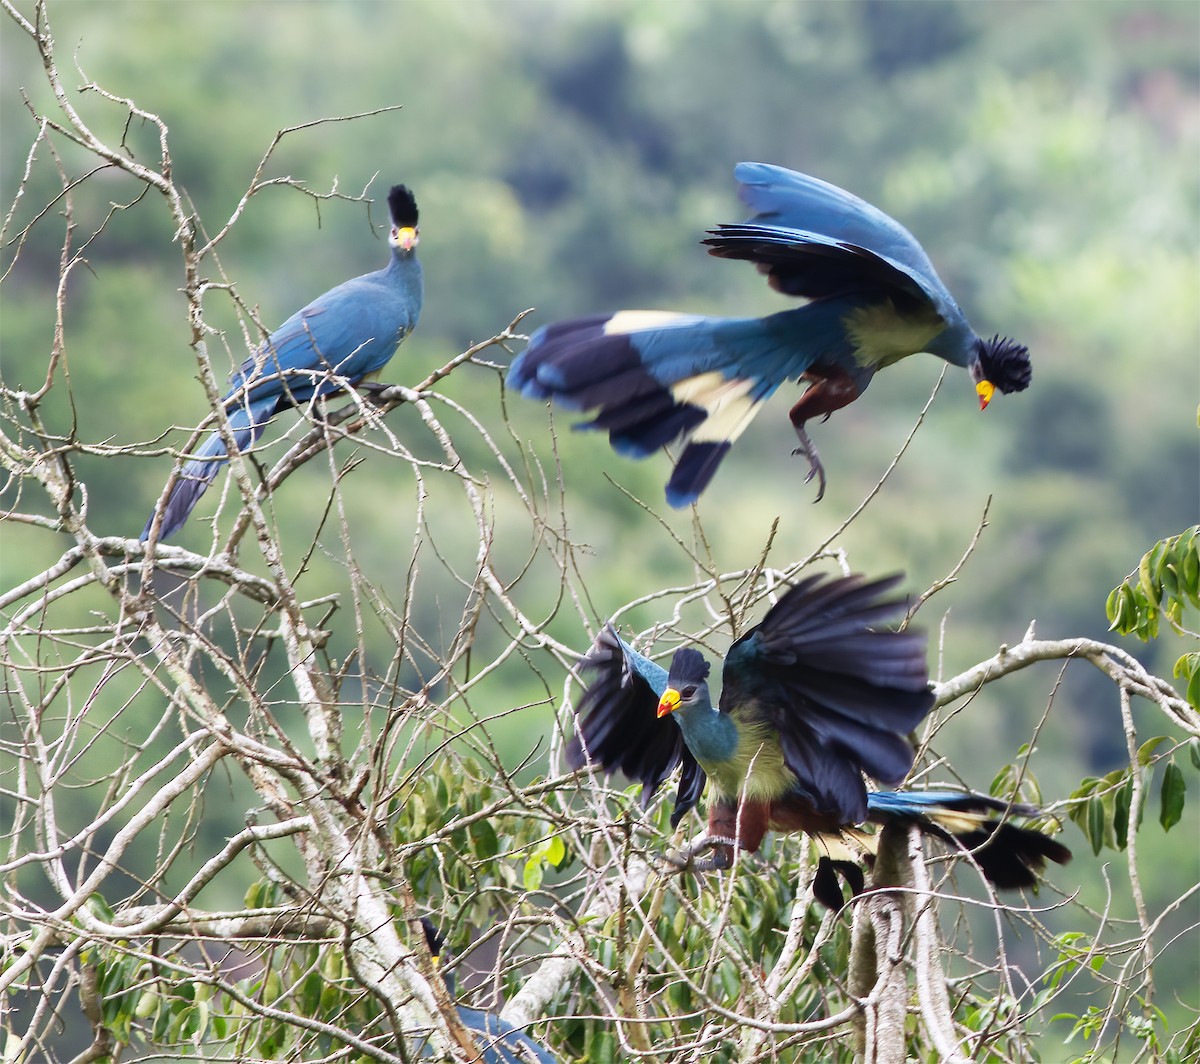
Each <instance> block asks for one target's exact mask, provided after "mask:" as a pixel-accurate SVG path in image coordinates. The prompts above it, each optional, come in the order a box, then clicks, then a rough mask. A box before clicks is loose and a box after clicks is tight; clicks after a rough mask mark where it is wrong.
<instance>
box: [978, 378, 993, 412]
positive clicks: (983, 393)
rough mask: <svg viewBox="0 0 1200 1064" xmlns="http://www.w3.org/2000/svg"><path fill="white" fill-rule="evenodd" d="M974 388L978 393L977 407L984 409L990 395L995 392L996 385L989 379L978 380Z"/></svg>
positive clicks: (990, 399)
mask: <svg viewBox="0 0 1200 1064" xmlns="http://www.w3.org/2000/svg"><path fill="white" fill-rule="evenodd" d="M975 390H976V391H977V392H978V393H979V409H980V410H986V409H987V405H988V403H990V402H991V401H992V396H993V395H995V394H996V386H995V385H994V384H993V383H992V382H991V381H980V382H979V383H978V384H977V385H975Z"/></svg>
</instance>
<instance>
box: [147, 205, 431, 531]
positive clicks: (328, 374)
mask: <svg viewBox="0 0 1200 1064" xmlns="http://www.w3.org/2000/svg"><path fill="white" fill-rule="evenodd" d="M388 209H389V211H390V213H391V220H392V226H391V232H390V233H389V235H388V246H389V247H390V248H391V259H390V260H389V262H388V264H387V266H385V267H384V268H383V269H382V270H376V271H375V272H374V273H367V274H363V275H362V276H361V277H355V278H354V279H353V280H351V281H346V282H345V283H344V284H340V285H338V286H337V287H336V288H331V289H330V290H329V291H328V292H326V293H325V294H324V295H322V296H318V297H317V298H316V299H314V300H313V301H312V302H311V303H309V304H308V306H306V307H304V308H303V309H302V310H299V311H297V312H296V313H295V314H293V315H292V316H291V317H290V318H288V320H287V321H285V322H284V323H283V324H282V325H281V326H280V327H279V328H278V329H276V330H275V331H274V332H273V333H271V335H270V336H268V337H267V339H266V340H265V341H264V342H263V344H262V346H261V347H260V348H259V350H258V351H257V353H256V354H255V355H254V356H253V357H251V358H248V359H247V360H246V361H245V362H244V363H243V364H242V366H241V368H240V369H239V370H238V371H237V372H236V373H235V374H234V375H233V387H232V388H231V389H230V391H229V394H228V395H226V396H225V399H224V403H225V413H226V415H227V417H228V418H229V427H230V428H231V429H232V430H233V434H234V439H235V441H236V443H237V447H238V450H239V451H243V450H245V449H246V448H247V447H249V446H250V444H252V443H253V442H254V441H255V440H257V439H258V437H259V436H260V435H262V431H263V429H264V428H266V426H267V424H268V423H269V422H270V421H271V419H272V418H273V417H275V415H276V414H279V413H281V412H282V411H284V410H287V409H288V408H289V407H300V406H305V405H307V404H309V403H312V402H313V401H314V400H316V399H320V398H323V397H325V396H330V395H335V394H336V393H337V392H339V391H342V390H344V389H345V388H347V387H351V386H354V385H357V384H360V383H362V382H363V381H364V380H366V379H368V378H369V377H371V376H372V375H374V374H376V373H378V371H379V370H380V369H382V368H383V367H384V366H385V365H386V364H387V363H388V361H390V359H391V357H392V356H393V355H394V354H395V353H396V349H397V348H398V347H399V346H400V343H401V342H402V341H403V340H404V338H405V337H406V336H408V334H409V333H410V332H412V330H413V328H414V327H415V326H416V324H417V318H418V316H419V315H420V313H421V301H422V298H423V289H422V278H421V263H420V262H419V261H418V259H417V254H416V251H417V201H416V199H415V197H414V196H413V194H412V193H411V192H410V191H409V190H408V189H407V188H405V186H404V185H395V186H393V187H392V189H391V191H390V192H389V193H388ZM228 461H229V456H228V453H227V451H226V449H225V441H224V440H223V439H222V438H221V435H220V433H218V432H213V433H212V434H211V435H210V436H209V437H208V439H206V440H205V441H204V444H203V446H201V448H200V450H198V451H197V452H196V453H195V454H194V455H193V456H192V457H191V459H190V460H189V461H188V462H187V463H186V464H185V465H184V467H183V469H182V470H181V471H180V473H179V476H178V478H177V479H176V480H175V483H174V486H173V487H172V488H171V492H170V494H169V495H168V496H167V499H166V501H165V503H162V504H161V505H160V507H159V509H158V510H156V511H155V512H154V513H153V514H151V515H150V519H149V520H148V521H147V522H146V527H145V528H144V529H143V530H142V535H141V538H142V539H143V540H145V539H148V538H149V536H150V530H151V528H152V527H153V526H154V522H155V520H156V519H158V518H159V513H160V512H161V525H160V527H159V532H158V535H159V538H160V539H166V538H167V537H168V536H173V535H174V534H175V533H176V532H178V531H179V530H180V529H181V528H182V527H183V524H184V522H185V521H187V519H188V515H189V514H190V513H191V512H192V508H193V507H194V506H195V505H196V503H197V502H198V501H199V499H200V496H201V495H203V494H204V492H205V489H207V488H208V486H209V484H211V483H212V481H213V478H215V477H216V475H217V472H218V471H219V470H220V468H221V467H222V466H223V465H225V463H226V462H228Z"/></svg>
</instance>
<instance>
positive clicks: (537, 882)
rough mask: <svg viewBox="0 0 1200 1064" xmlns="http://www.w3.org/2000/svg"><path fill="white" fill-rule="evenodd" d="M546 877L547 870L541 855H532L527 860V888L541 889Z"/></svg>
mask: <svg viewBox="0 0 1200 1064" xmlns="http://www.w3.org/2000/svg"><path fill="white" fill-rule="evenodd" d="M544 877H545V871H544V867H543V864H542V859H541V857H540V856H537V857H531V858H529V860H528V861H526V862H525V875H524V879H523V882H524V884H525V889H526V890H540V889H541V886H542V879H543V878H544Z"/></svg>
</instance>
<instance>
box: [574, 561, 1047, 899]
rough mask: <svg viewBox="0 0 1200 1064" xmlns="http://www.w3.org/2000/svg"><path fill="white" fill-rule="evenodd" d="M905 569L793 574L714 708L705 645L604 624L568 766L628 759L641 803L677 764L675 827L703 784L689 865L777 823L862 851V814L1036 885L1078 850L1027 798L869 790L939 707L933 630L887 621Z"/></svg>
mask: <svg viewBox="0 0 1200 1064" xmlns="http://www.w3.org/2000/svg"><path fill="white" fill-rule="evenodd" d="M901 580H902V577H900V576H891V577H885V578H883V579H877V580H868V579H867V578H866V577H863V576H859V575H854V576H846V577H838V578H829V577H826V576H812V577H808V578H805V579H803V580H801V581H799V582H798V583H797V584H795V586H793V587H791V588H790V589H789V590H788V591H787V592H786V593H785V594H783V595H782V596H781V597H780V599H779V601H778V602H777V603H776V604H775V605H774V606H773V607H772V608H771V609H770V610H768V611H767V614H766V616H764V617H763V619H762V621H761V622H760V623H759V624H758V625H757V626H755V627H754V628H751V629H750V630H749V631H747V632H746V633H745V634H744V635H743V636H742V637H741V638H740V639H738V640H736V641H735V642H734V643H733V645H732V646H731V647H730V648H729V651H728V653H727V654H726V656H725V661H724V664H723V666H722V673H721V676H722V686H721V696H720V701H719V703H717V704H715V705H714V702H713V699H712V696H711V694H710V693H709V684H708V678H709V666H708V662H707V661H706V660H705V659H704V657H703V655H701V654H700V653H699V651H697V650H695V649H694V648H691V647H682V648H679V649H678V650H676V651H675V653H674V656H673V658H672V660H671V667H670V669H669V670H664V669H663V668H662V667H661V666H659V665H657V664H655V663H654V662H652V661H650V660H649V659H648V658H646V657H644V656H643V655H641V654H639V653H637V652H636V651H634V650H633V649H632V648H631V647H630V646H629V645H628V644H626V643H625V642H624V641H623V640H622V639H621V638H620V636H619V635H617V633H616V630H615V629H614V628H613V627H612V625H611V624H610V625H606V626H605V628H604V629H603V630H602V631H601V633H600V634H599V636H597V638H596V641H595V643H594V644H593V646H592V649H591V650H590V651H589V652H588V654H587V655H586V656H585V657H584V659H583V661H582V662H581V668H582V669H583V670H584V671H585V672H587V673H588V674H590V676H591V678H590V680H589V683H588V685H587V688H586V689H585V691H584V694H583V697H582V698H581V699H580V701H579V704H578V706H577V708H576V714H577V730H576V734H575V736H574V737H573V738H572V739H571V741H570V743H569V744H568V748H567V760H568V763H569V764H570V765H571V766H572V767H574V768H579V767H582V766H583V765H585V764H587V763H588V762H591V763H592V764H594V765H596V766H598V767H599V768H601V769H602V770H604V771H605V772H609V773H612V772H616V771H621V772H622V773H624V774H625V775H626V776H627V777H628V778H630V779H632V780H635V781H637V782H640V783H641V784H642V803H643V805H646V804H648V803H649V801H650V799H651V798H652V797H653V795H654V792H655V791H656V790H657V789H658V788H659V787H660V786H661V785H662V783H663V782H665V781H666V780H667V779H668V778H669V777H670V776H671V775H672V773H673V772H674V771H675V770H676V769H677V768H678V769H680V770H681V773H680V784H679V790H678V792H677V793H676V796H675V805H674V810H673V812H672V816H671V824H672V826H675V825H677V824H678V822H679V821H680V819H681V818H682V817H683V816H684V815H685V814H686V813H687V812H688V811H689V810H690V809H691V808H693V807H694V806H695V805H696V804H697V802H698V801H699V799H700V796H701V794H702V793H703V791H704V788H705V784H706V782H707V783H710V784H711V790H710V794H709V823H708V828H709V836H710V844H711V846H712V849H713V854H712V856H711V857H709V858H706V859H703V860H694V856H695V855H689V857H688V858H687V860H686V861H685V862H684V863H685V864H687V865H688V866H690V867H693V868H696V869H707V868H724V867H728V866H729V864H731V863H732V861H733V859H734V855H735V853H736V852H737V851H738V850H744V851H746V852H749V853H753V852H756V851H757V850H758V848H759V846H760V845H761V843H762V840H763V838H764V836H765V835H766V833H767V831H769V830H774V831H784V832H794V831H803V832H807V833H808V834H810V835H814V836H818V837H835V838H841V837H853V838H855V839H856V840H858V843H857V845H859V847H860V848H861V844H862V833H861V832H858V831H856V830H855V829H856V826H857V825H860V824H864V823H870V822H874V823H887V822H895V821H901V822H906V823H907V822H911V823H914V824H916V825H918V827H920V828H921V830H922V831H923V832H924V833H925V834H927V835H930V836H932V837H934V838H937V839H939V840H941V841H942V842H944V843H947V844H948V845H951V846H952V847H955V848H965V849H969V850H971V851H972V852H973V856H974V859H975V861H976V862H977V864H978V865H979V867H980V869H981V870H982V872H983V874H984V876H985V877H986V878H987V879H988V880H989V881H990V882H992V883H993V884H994V885H995V886H997V887H1002V888H1016V887H1028V886H1033V885H1034V884H1035V883H1036V882H1037V873H1039V872H1040V871H1041V870H1042V868H1043V867H1044V865H1045V862H1046V860H1051V861H1055V862H1058V863H1065V862H1066V861H1067V860H1069V858H1070V851H1069V850H1068V849H1067V848H1066V847H1065V846H1063V845H1062V844H1060V843H1058V842H1055V841H1054V840H1053V839H1051V838H1049V837H1048V836H1046V835H1045V834H1043V833H1042V832H1040V831H1037V830H1034V829H1032V828H1024V827H1018V826H1016V825H1013V824H1011V823H1009V822H1008V821H1007V820H1006V819H1005V816H1006V814H1009V815H1015V816H1020V817H1033V816H1036V815H1038V810H1036V809H1034V808H1033V807H1031V806H1025V805H1010V804H1008V803H1005V802H1002V801H1000V800H998V799H995V798H990V797H988V796H985V795H977V794H973V793H971V792H969V791H959V790H931V791H888V790H882V791H872V790H868V788H867V785H866V780H865V778H864V777H865V776H869V777H871V778H872V779H874V780H876V781H878V782H880V783H883V784H896V783H898V782H900V781H901V780H903V779H904V777H905V776H907V775H908V773H909V771H910V770H911V768H912V764H913V758H914V751H913V748H912V746H911V744H910V743H909V741H908V739H907V736H908V734H909V733H910V732H912V731H913V730H914V729H915V728H916V727H917V726H918V725H919V724H920V723H921V721H922V720H924V718H925V717H926V715H927V714H928V713H929V711H930V709H931V708H932V707H933V693H932V691H931V689H930V686H929V679H928V674H927V666H926V640H925V636H924V634H923V633H921V632H919V631H917V630H915V629H913V628H906V629H904V630H902V631H895V630H892V629H890V628H887V627H882V625H884V624H885V623H886V622H888V621H890V620H892V619H893V618H895V617H897V616H898V615H902V614H903V612H904V609H905V605H906V600H905V599H904V598H903V597H900V596H897V595H895V594H893V591H894V589H895V588H896V587H897V585H898V584H899V583H900V582H901ZM667 718H670V719H667ZM843 865H844V862H839V861H836V860H832V859H829V858H825V859H823V860H822V864H821V867H820V868H819V870H818V878H817V888H818V895H817V896H818V898H819V899H820V900H821V901H823V902H825V903H826V904H828V905H831V906H833V907H835V908H836V907H838V906H840V900H839V901H838V902H837V903H836V904H835V902H834V899H835V897H836V898H838V899H840V897H841V894H840V888H837V890H836V891H835V889H834V888H835V887H836V885H837V882H838V876H839V875H840V876H841V877H842V878H844V879H846V880H847V882H849V883H850V885H851V888H852V889H854V888H855V875H854V874H853V873H852V872H850V871H849V870H848V869H849V868H851V867H853V866H852V865H850V866H846V867H843ZM858 889H861V873H859V874H858Z"/></svg>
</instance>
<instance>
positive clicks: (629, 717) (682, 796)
mask: <svg viewBox="0 0 1200 1064" xmlns="http://www.w3.org/2000/svg"><path fill="white" fill-rule="evenodd" d="M580 668H581V669H583V670H585V671H587V672H589V673H591V674H592V679H591V682H590V683H589V684H588V686H587V689H586V690H585V691H584V693H583V697H582V698H581V699H580V700H579V704H578V705H577V706H576V707H575V713H576V731H575V734H574V735H573V736H572V737H571V739H570V741H569V742H568V743H567V751H566V753H567V763H568V764H569V765H570V766H571V767H572V768H582V767H583V766H584V765H585V764H586V763H588V762H589V761H590V762H591V763H592V764H594V765H599V766H600V767H601V768H602V769H604V771H605V772H606V773H610V774H611V773H613V772H616V771H618V770H619V771H621V772H622V773H623V774H624V775H625V776H626V777H628V778H629V779H631V780H634V781H636V782H639V783H641V785H642V807H643V808H645V807H646V806H647V805H649V804H650V800H651V799H652V798H653V797H654V793H655V791H657V790H658V788H659V787H660V786H661V784H662V782H663V780H665V779H666V778H667V777H668V776H670V775H671V773H672V772H674V771H675V769H676V768H677V767H682V770H683V771H682V774H681V776H680V779H679V790H678V792H677V793H676V795H675V809H674V811H673V812H672V814H671V826H672V827H674V826H675V825H676V824H678V823H679V820H680V818H681V817H682V816H683V815H684V814H685V813H686V812H687V811H688V810H689V809H691V808H692V807H693V806H694V805H695V804H696V802H697V801H699V799H700V795H701V793H703V791H704V782H705V775H704V771H703V770H702V769H701V768H700V766H699V765H698V764H696V759H695V758H694V757H692V754H691V752H690V751H689V750H688V748H687V747H686V746H685V745H684V742H683V732H681V731H680V730H679V727H678V725H677V724H676V723H675V722H674V721H673V720H670V719H668V718H666V717H663V718H659V717H658V715H657V712H656V711H657V708H658V700H659V698H660V697H661V695H662V693H663V691H665V690H666V688H667V670H666V669H664V668H662V667H661V666H659V665H656V664H655V663H654V662H652V661H651V660H650V659H649V658H645V657H643V656H642V655H641V654H639V653H638V652H637V651H636V650H634V649H633V648H632V647H631V646H630V645H629V644H628V643H626V642H625V641H624V640H623V639H622V638H621V637H620V636H619V635H617V631H616V629H615V628H614V627H613V626H612V624H606V625H605V626H604V628H603V629H601V631H600V634H599V635H598V636H596V641H595V642H594V643H593V644H592V647H591V649H590V650H589V651H588V653H587V655H586V656H585V657H584V659H583V660H582V661H581V662H580Z"/></svg>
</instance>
